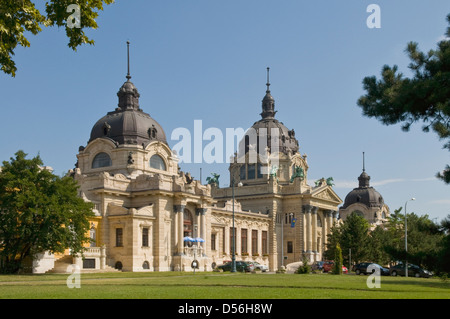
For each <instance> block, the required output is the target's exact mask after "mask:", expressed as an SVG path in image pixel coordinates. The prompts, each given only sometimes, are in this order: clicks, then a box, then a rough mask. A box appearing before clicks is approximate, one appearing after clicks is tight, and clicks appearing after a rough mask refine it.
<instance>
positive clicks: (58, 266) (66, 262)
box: [46, 256, 121, 274]
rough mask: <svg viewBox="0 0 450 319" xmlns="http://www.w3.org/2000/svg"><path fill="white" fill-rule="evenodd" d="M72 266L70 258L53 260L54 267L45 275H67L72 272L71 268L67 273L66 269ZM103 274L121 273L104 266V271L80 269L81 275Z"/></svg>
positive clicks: (64, 257) (71, 258)
mask: <svg viewBox="0 0 450 319" xmlns="http://www.w3.org/2000/svg"><path fill="white" fill-rule="evenodd" d="M72 264H73V257H72V256H63V257H61V258H59V259H57V260H55V267H53V268H52V269H50V270H48V271H47V272H46V274H68V273H71V271H70V270H72V268H69V271H67V269H68V267H69V266H70V265H72ZM103 272H121V271H120V270H118V269H115V268H113V267H110V266H108V265H106V266H105V268H104V269H81V273H103Z"/></svg>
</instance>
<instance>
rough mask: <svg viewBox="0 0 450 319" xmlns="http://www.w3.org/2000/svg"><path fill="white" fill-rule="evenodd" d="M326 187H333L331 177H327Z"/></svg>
mask: <svg viewBox="0 0 450 319" xmlns="http://www.w3.org/2000/svg"><path fill="white" fill-rule="evenodd" d="M327 185H328V186H334V183H333V177H328V178H327Z"/></svg>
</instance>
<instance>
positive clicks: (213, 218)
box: [35, 73, 342, 272]
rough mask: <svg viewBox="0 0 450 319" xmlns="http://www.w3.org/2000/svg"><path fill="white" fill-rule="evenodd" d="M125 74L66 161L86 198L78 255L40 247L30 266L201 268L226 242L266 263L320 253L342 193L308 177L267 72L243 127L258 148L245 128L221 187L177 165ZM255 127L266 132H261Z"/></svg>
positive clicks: (225, 251)
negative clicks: (87, 219) (86, 240)
mask: <svg viewBox="0 0 450 319" xmlns="http://www.w3.org/2000/svg"><path fill="white" fill-rule="evenodd" d="M130 79H131V76H130V75H129V73H128V75H127V81H126V82H125V83H124V84H123V85H122V86H121V88H120V89H119V91H118V93H117V96H118V106H117V107H116V108H115V109H114V110H112V111H111V112H109V113H107V114H106V115H105V116H104V117H102V118H101V119H99V120H98V121H97V122H96V123H95V125H94V126H93V128H92V131H91V134H90V138H89V141H88V143H87V145H86V146H80V148H79V153H78V154H77V158H78V162H77V164H76V167H75V169H74V170H73V171H71V174H72V176H73V177H74V179H75V180H76V181H77V182H78V183H79V185H80V190H79V192H80V193H79V195H80V196H81V197H82V198H83V199H85V200H86V201H89V202H92V203H93V204H94V205H95V209H94V212H95V218H93V219H92V220H91V232H90V236H91V243H90V247H87V248H86V252H85V253H84V255H83V256H78V257H76V256H65V257H62V258H61V257H54V256H48V255H46V256H45V258H47V261H48V260H51V259H52V258H53V262H49V263H48V262H47V265H49V266H47V269H44V268H45V267H40V268H39V267H36V269H37V270H35V272H45V271H47V270H48V269H51V268H54V269H60V270H62V271H64V270H65V269H66V268H67V265H68V264H72V263H75V264H77V265H78V266H80V268H82V269H94V270H97V271H98V270H108V269H114V268H116V269H121V270H123V271H190V270H193V267H196V266H197V268H196V269H198V270H200V271H210V270H212V269H213V268H214V267H215V266H216V265H220V264H222V263H224V262H226V261H230V260H231V259H232V257H231V256H232V252H233V242H234V243H235V246H234V247H235V252H236V260H248V261H257V262H259V263H261V264H264V265H267V266H268V267H269V270H271V271H276V270H278V269H280V267H281V266H282V265H286V264H288V263H291V262H296V261H300V260H302V257H303V256H307V257H308V258H309V259H310V260H311V261H314V260H320V259H321V258H322V253H323V251H324V248H325V244H326V241H327V236H326V235H327V234H328V233H329V232H330V229H331V226H332V225H333V222H335V221H336V213H337V211H338V208H337V207H338V205H340V204H341V203H342V201H341V199H340V198H339V197H338V196H337V195H336V193H335V192H334V191H333V188H332V183H331V182H330V180H331V179H329V180H325V179H322V180H318V181H315V182H314V185H313V186H311V185H309V183H308V182H309V181H308V162H307V156H306V155H302V154H300V152H299V143H298V140H297V139H296V138H295V133H294V130H289V129H288V128H287V127H285V126H284V125H283V123H282V122H279V121H278V120H277V119H276V118H275V113H276V111H275V103H274V102H275V101H274V99H273V97H272V96H271V93H270V90H269V85H270V84H269V82H268V83H267V91H266V95H265V96H264V98H263V101H262V113H261V119H259V120H258V121H257V122H255V124H254V125H253V127H252V128H253V129H254V130H255V131H256V132H257V134H258V139H257V140H258V141H259V140H261V139H260V138H261V137H262V138H263V139H266V140H267V141H268V143H267V145H266V146H265V147H264V150H265V152H261V154H258V155H257V156H256V161H252V160H251V157H252V156H251V154H250V153H251V150H252V149H255V148H256V149H258V147H259V144H258V145H253V144H252V143H251V141H250V140H249V139H247V138H244V139H243V141H242V142H241V147H240V148H242V149H243V151H242V152H237V153H236V154H235V156H234V161H233V162H232V163H231V164H230V166H229V171H230V187H226V188H220V187H219V185H218V183H217V181H215V180H214V179H211V180H210V181H209V183H208V184H206V185H203V184H201V183H200V181H198V180H195V179H193V178H191V176H190V174H189V173H185V172H183V171H182V170H181V169H180V166H179V164H178V162H179V159H178V157H177V155H176V154H175V153H174V152H173V151H172V150H171V148H170V147H169V145H168V143H167V138H166V134H165V132H164V129H163V128H162V127H161V126H160V125H159V124H158V122H157V121H156V120H155V119H153V118H152V117H151V116H150V114H148V113H146V112H144V110H143V109H142V108H141V106H140V104H139V97H140V94H139V92H138V90H137V88H136V87H135V85H134V84H133V83H132V82H131V81H130ZM149 109H150V110H151V107H150V108H149ZM255 111H256V110H255ZM264 128H265V129H268V131H269V132H275V133H271V134H272V135H271V136H265V135H263V132H265V130H264ZM233 198H234V200H233ZM233 216H234V218H233ZM233 225H234V231H233ZM233 233H234V234H235V237H234V240H233ZM188 237H189V238H201V239H202V240H201V242H194V243H192V242H189V241H187V238H188ZM72 257H73V259H71V258H72ZM194 261H195V263H194ZM44 264H45V263H42V265H44ZM64 267H66V268H64Z"/></svg>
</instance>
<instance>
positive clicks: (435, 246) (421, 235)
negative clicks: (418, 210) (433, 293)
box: [385, 208, 444, 271]
mask: <svg viewBox="0 0 450 319" xmlns="http://www.w3.org/2000/svg"><path fill="white" fill-rule="evenodd" d="M400 212H401V208H399V209H397V210H396V211H395V213H394V214H392V215H391V216H390V217H389V221H388V224H387V226H386V227H387V230H386V231H387V235H388V244H387V245H386V246H385V251H386V252H387V253H388V255H389V256H390V259H391V261H394V262H395V261H404V260H407V261H408V263H412V264H417V265H420V266H423V267H426V268H428V269H430V270H435V271H437V270H438V269H437V265H438V255H439V249H440V245H441V243H442V241H443V238H444V235H443V231H442V229H441V228H440V226H439V225H437V224H435V223H434V222H433V221H432V220H430V218H429V217H428V215H422V216H418V215H416V214H415V213H410V214H408V215H407V224H408V252H407V253H406V251H405V227H404V226H405V222H404V220H405V215H403V214H401V213H400Z"/></svg>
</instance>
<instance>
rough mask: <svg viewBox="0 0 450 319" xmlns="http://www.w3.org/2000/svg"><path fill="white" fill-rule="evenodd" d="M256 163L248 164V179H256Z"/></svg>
mask: <svg viewBox="0 0 450 319" xmlns="http://www.w3.org/2000/svg"><path fill="white" fill-rule="evenodd" d="M255 173H256V169H255V164H248V172H247V179H255Z"/></svg>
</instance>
